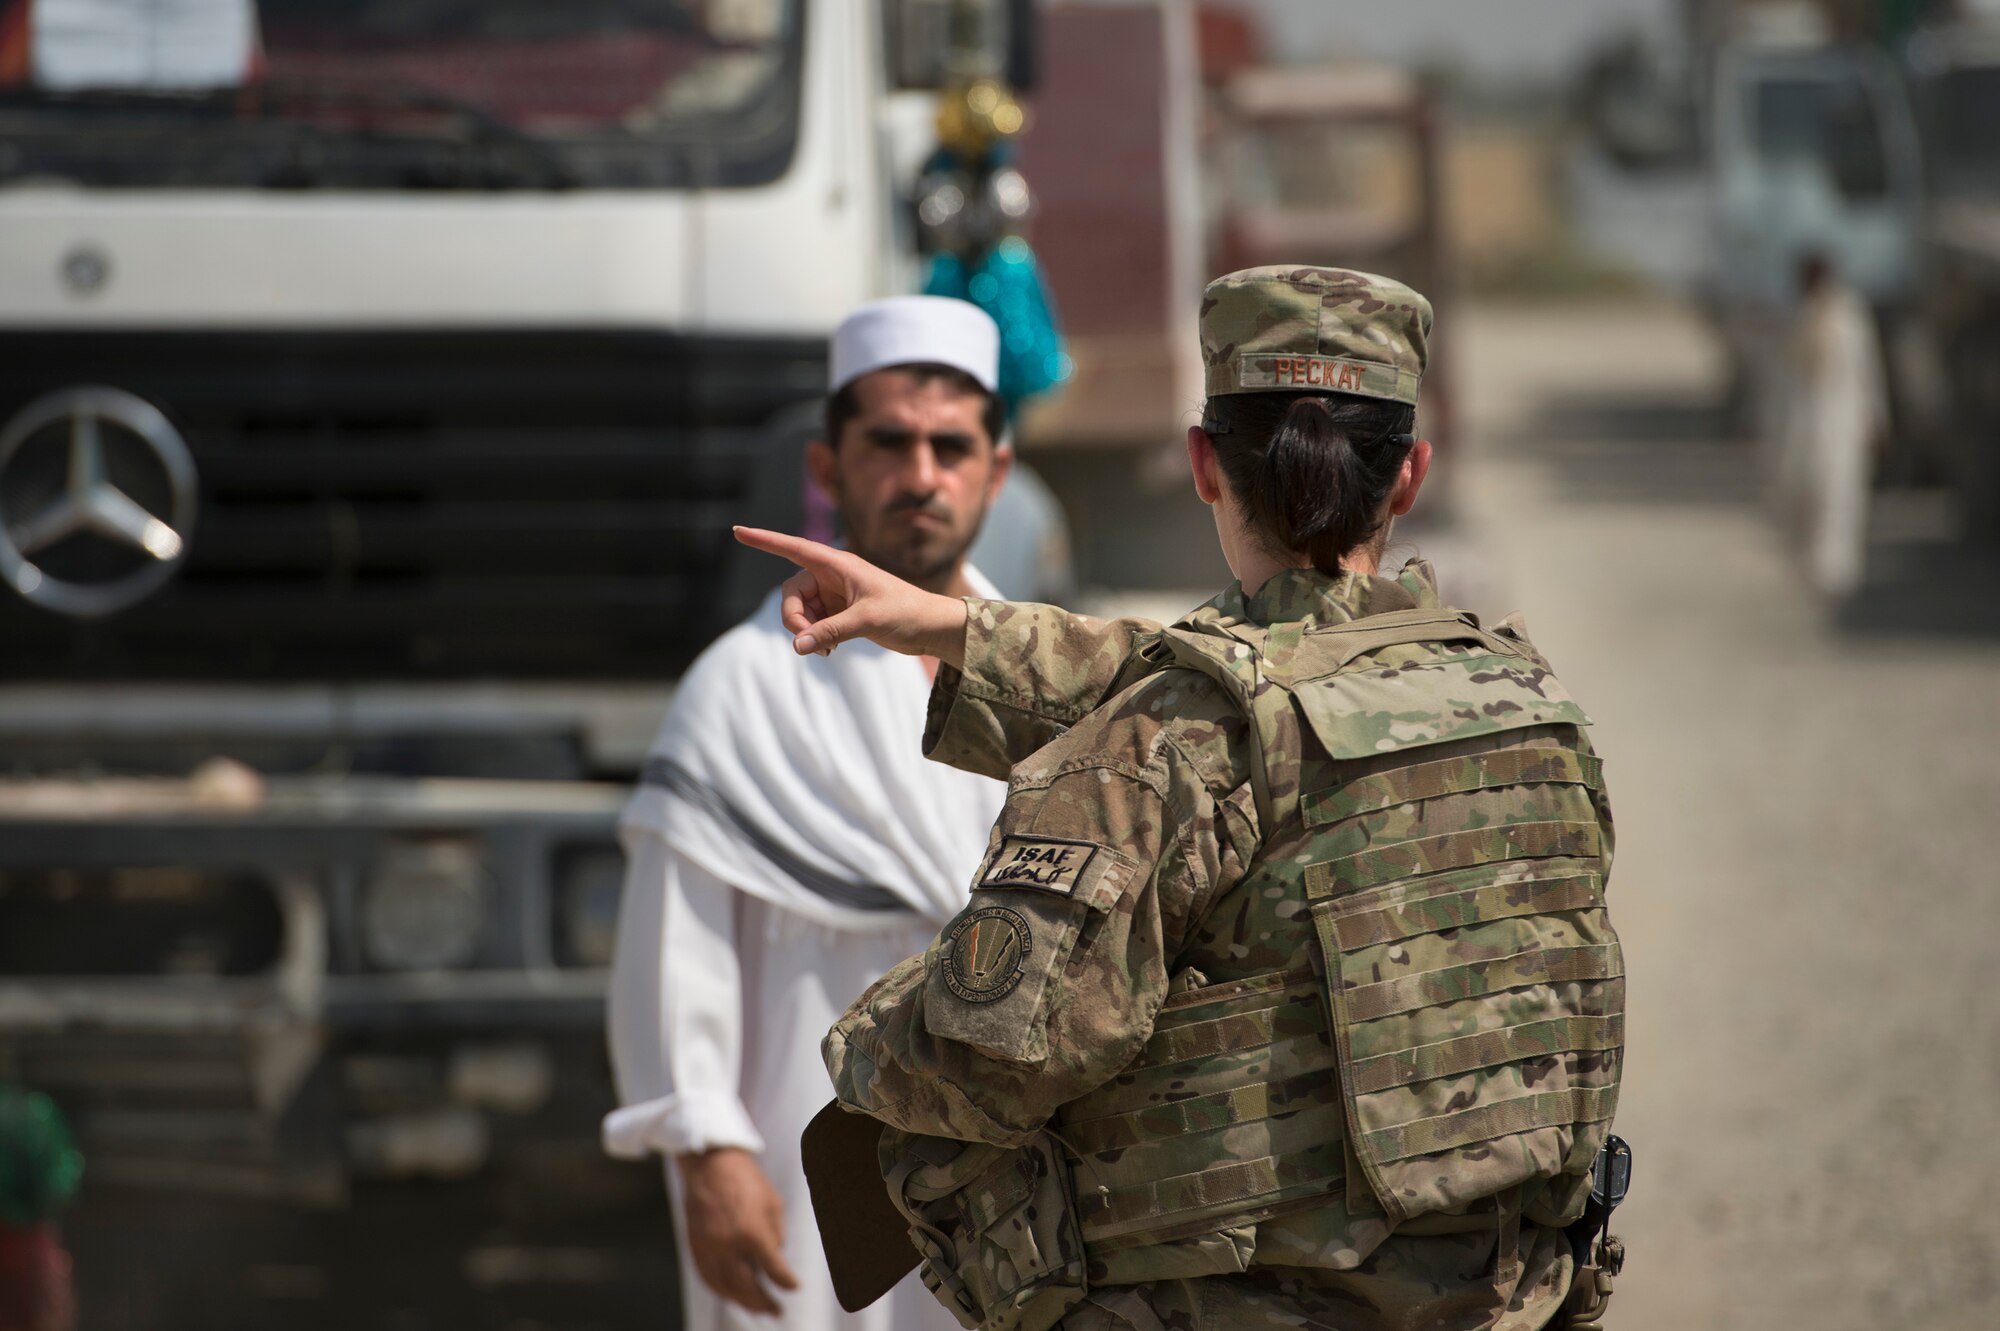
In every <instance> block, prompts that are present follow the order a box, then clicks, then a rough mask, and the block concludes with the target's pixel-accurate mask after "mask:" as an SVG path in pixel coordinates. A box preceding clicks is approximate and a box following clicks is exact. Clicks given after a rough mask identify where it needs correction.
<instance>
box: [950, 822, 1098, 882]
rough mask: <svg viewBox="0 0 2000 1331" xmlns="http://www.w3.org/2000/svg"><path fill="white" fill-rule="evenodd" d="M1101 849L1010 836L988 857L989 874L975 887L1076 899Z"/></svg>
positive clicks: (1086, 844) (1050, 839) (1081, 843)
mask: <svg viewBox="0 0 2000 1331" xmlns="http://www.w3.org/2000/svg"><path fill="white" fill-rule="evenodd" d="M1099 849H1101V848H1100V847H1098V846H1094V845H1092V844H1091V843H1090V842H1088V841H1065V840H1062V839H1060V838H1057V837H1040V836H1009V837H1004V838H1002V839H1001V842H1000V848H999V849H998V850H996V851H994V852H993V854H992V855H990V856H988V857H987V860H986V871H985V872H984V873H982V874H980V875H979V881H978V883H977V884H975V886H977V887H980V888H1031V889H1033V890H1035V891H1038V892H1053V893H1055V894H1056V895H1057V896H1062V897H1068V896H1075V895H1076V887H1077V884H1078V883H1080V882H1082V881H1083V872H1084V870H1086V869H1088V868H1089V867H1090V862H1091V860H1093V859H1095V858H1096V856H1097V852H1098V850H1099Z"/></svg>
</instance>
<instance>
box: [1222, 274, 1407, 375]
mask: <svg viewBox="0 0 2000 1331" xmlns="http://www.w3.org/2000/svg"><path fill="white" fill-rule="evenodd" d="M1430 334H1431V303H1430V302H1429V301H1428V300H1425V299H1424V298H1423V296H1421V295H1419V294H1418V293H1417V292H1415V291H1413V290H1411V289H1410V288H1409V287H1406V286H1404V285H1403V284H1402V283H1401V282H1398V281H1397V280H1396V279H1395V278H1393V277H1379V276H1377V275H1376V274H1374V273H1362V272H1356V271H1354V270H1352V269H1348V268H1300V267H1295V266H1291V265H1283V264H1281V265H1278V266H1275V267H1270V268H1246V269H1244V270H1243V271H1242V272H1240V273H1230V274H1229V275H1228V276H1226V277H1218V278H1216V279H1215V280H1214V281H1213V282H1210V283H1209V284H1208V289H1207V290H1206V291H1204V292H1203V293H1202V302H1201V357H1202V364H1203V367H1204V371H1205V375H1206V388H1207V391H1208V393H1209V395H1210V396H1211V397H1215V396H1221V395H1224V394H1228V393H1297V392H1300V391H1318V392H1323V393H1349V394H1352V395H1354V396H1356V397H1373V398H1382V399H1385V400H1387V401H1390V402H1406V403H1408V404H1409V405H1411V406H1415V405H1416V404H1417V385H1418V383H1419V382H1421V381H1422V379H1423V377H1424V362H1425V359H1426V357H1427V356H1428V354H1429V353H1428V348H1429V343H1430Z"/></svg>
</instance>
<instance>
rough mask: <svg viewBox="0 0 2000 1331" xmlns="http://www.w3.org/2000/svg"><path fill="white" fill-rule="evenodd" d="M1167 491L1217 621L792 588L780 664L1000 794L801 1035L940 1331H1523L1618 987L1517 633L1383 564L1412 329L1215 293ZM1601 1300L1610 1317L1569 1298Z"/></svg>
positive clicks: (1359, 304) (1417, 361) (1396, 316)
mask: <svg viewBox="0 0 2000 1331" xmlns="http://www.w3.org/2000/svg"><path fill="white" fill-rule="evenodd" d="M1201 325H1202V344H1203V351H1204V355H1205V360H1206V364H1207V390H1208V400H1207V404H1206V409H1205V411H1204V414H1203V418H1202V423H1201V425H1200V426H1198V427H1196V428H1193V429H1190V430H1189V432H1188V456H1189V461H1190V463H1191V465H1192V468H1193V472H1194V481H1195V488H1196V491H1197V492H1198V493H1199V494H1200V496H1201V498H1202V500H1203V501H1204V502H1205V503H1207V504H1208V505H1210V507H1211V508H1212V509H1213V511H1214V516H1215V524H1216V533H1217V536H1218V538H1219V539H1220V541H1221V545H1222V553H1223V555H1224V557H1225V559H1226V560H1227V561H1228V563H1229V567H1230V570H1231V571H1232V572H1233V573H1234V574H1235V575H1236V577H1237V585H1235V586H1233V587H1231V588H1230V589H1229V590H1227V591H1225V592H1223V593H1222V594H1221V595H1219V596H1217V597H1216V598H1215V599H1214V600H1213V601H1210V602H1209V603H1208V604H1207V605H1205V606H1203V607H1202V608H1201V609H1199V610H1196V611H1195V612H1193V613H1192V614H1191V615H1189V616H1188V617H1187V618H1185V619H1183V620H1181V621H1180V622H1179V623H1178V624H1176V625H1174V626H1172V627H1170V628H1166V629H1161V628H1159V627H1158V626H1154V625H1148V624H1143V623H1138V622H1132V621H1127V622H1121V623H1117V624H1111V625H1104V624H1100V623H1097V622H1094V621H1090V620H1086V619H1082V618H1079V617H1075V616H1069V615H1066V614H1064V613H1062V612H1060V611H1057V610H1053V609H1051V608H1049V607H1041V606H1020V605H1009V604H1002V603H993V602H986V601H981V600H978V599H976V598H969V599H967V600H965V601H954V600H947V599H945V598H940V597H932V596H928V595H926V594H924V593H921V592H918V591H916V590H915V589H914V588H910V587H907V586H904V585H902V584H899V583H897V582H895V580H894V579H892V578H889V577H887V576H886V575H884V574H881V573H880V572H879V571H877V570H873V569H871V568H869V567H868V566H867V565H865V564H862V563H861V562H860V561H859V560H855V559H853V558H851V557H848V556H844V555H842V554H840V553H838V552H835V551H830V550H827V549H825V548H824V547H819V546H813V545H811V544H810V543H807V542H801V541H797V540H794V539H792V538H788V537H780V536H776V535H773V534H769V533H752V532H745V533H743V539H745V540H746V541H748V542H749V543H750V544H753V545H757V546H759V547H760V548H764V549H768V550H771V551H773V552H775V553H779V554H783V555H786V556H787V557H790V558H792V559H793V560H794V561H795V562H797V563H799V564H800V565H801V567H802V569H804V570H805V571H804V572H801V573H799V574H797V575H794V578H793V579H792V581H791V583H790V584H788V588H787V591H788V599H787V624H788V626H789V627H791V628H793V630H794V631H795V632H796V633H797V634H798V638H797V641H796V646H797V648H798V650H800V651H801V652H808V651H825V650H831V649H832V648H833V647H834V646H835V645H836V644H838V643H839V642H842V641H845V640H846V639H848V638H851V637H853V636H856V635H861V636H866V637H870V638H873V639H874V640H875V641H877V642H880V643H882V644H883V645H885V646H888V647H891V648H894V649H897V650H901V651H906V652H921V653H925V654H930V655H934V656H937V657H939V658H941V660H942V661H943V662H944V663H945V666H946V667H947V668H945V669H942V670H940V672H939V675H938V680H937V686H936V689H935V691H934V693H933V697H932V714H931V718H930V725H929V727H928V729H927V734H926V747H927V751H928V752H930V753H931V754H932V756H934V757H940V758H943V759H944V760H945V761H948V762H951V763H953V764H954V765H957V766H960V767H965V768H969V769H972V770H976V771H984V772H987V773H990V774H992V775H996V776H998V775H1008V776H1009V793H1008V798H1007V803H1006V807H1005V810H1004V812H1003V813H1002V815H1001V817H1000V820H999V822H998V824H997V825H996V826H995V828H994V830H993V833H992V836H991V839H990V841H989V844H988V851H987V856H986V859H985V861H984V862H983V863H982V865H981V867H980V869H979V872H978V876H977V877H976V879H975V880H974V882H973V885H972V887H973V891H972V897H971V901H970V904H969V905H968V906H967V908H966V910H965V911H964V912H963V913H962V914H961V915H960V916H959V917H958V919H957V920H956V921H955V922H954V923H953V924H952V925H951V926H950V927H949V928H948V929H947V930H946V931H945V932H944V933H943V934H942V935H940V937H939V938H938V939H937V940H936V941H935V942H934V943H933V944H932V945H931V947H930V949H929V950H928V951H927V952H926V953H925V954H924V955H923V956H921V957H914V958H911V959H910V960H909V961H907V962H905V963H903V964H902V965H901V966H899V967H897V968H896V969H894V970H892V971H890V972H889V974H888V975H886V976H885V977H884V978H883V979H882V980H881V981H880V982H879V983H878V984H877V985H876V986H875V987H873V988H872V989H870V990H869V991H868V993H866V994H865V995H863V996H862V998H861V999H860V1000H859V1001H857V1002H856V1003H855V1004H854V1006H853V1007H852V1008H851V1009H850V1010H849V1011H848V1013H847V1015H846V1016H845V1017H844V1018H842V1020H841V1021H840V1023H839V1024H838V1025H836V1026H835V1027H834V1029H833V1031H832V1033H831V1034H830V1035H829V1036H828V1037H827V1041H826V1046H825V1053H826V1058H827V1066H828V1068H829V1070H830V1071H831V1072H832V1074H833V1079H834V1083H835V1088H836V1091H837V1094H838V1097H839V1100H840V1101H841V1103H842V1104H843V1105H844V1106H846V1107H847V1108H849V1109H852V1110H855V1111H857V1112H860V1113H863V1114H868V1115H872V1116H873V1117H875V1118H877V1119H880V1120H881V1121H882V1122H883V1123H885V1124H887V1125H889V1127H890V1128H892V1129H894V1131H891V1132H888V1133H885V1134H884V1146H883V1166H884V1170H885V1173H886V1175H887V1180H888V1185H889V1189H890V1194H891V1197H892V1200H894V1201H895V1202H896V1204H897V1206H898V1207H899V1208H900V1209H901V1210H902V1211H903V1212H904V1214H905V1216H906V1217H907V1218H908V1219H909V1220H910V1222H911V1224H912V1231H911V1232H912V1236H913V1239H914V1240H915V1242H916V1243H917V1246H918V1247H919V1249H920V1250H921V1253H922V1256H923V1258H924V1263H925V1271H926V1279H927V1280H928V1281H929V1283H930V1284H931V1286H932V1288H933V1289H934V1290H935V1291H936V1292H937V1294H938V1296H939V1297H940V1298H941V1299H943V1300H944V1301H945V1302H946V1304H947V1305H948V1306H951V1307H953V1308H954V1309H955V1310H956V1311H957V1312H958V1313H959V1314H960V1317H961V1320H963V1321H964V1322H965V1324H966V1325H967V1326H969V1327H971V1326H981V1327H986V1328H991V1329H992V1331H1002V1329H1003V1328H1004V1329H1007V1331H1014V1329H1017V1328H1018V1329H1019V1331H1043V1329H1044V1328H1048V1327H1050V1326H1054V1325H1056V1324H1058V1323H1060V1325H1061V1326H1063V1327H1065V1328H1084V1327H1089V1328H1098V1327H1115V1326H1130V1327H1134V1328H1157V1327H1175V1328H1183V1327H1184V1328H1208V1327H1214V1328H1239V1327H1273V1328H1275V1327H1298V1326H1311V1327H1339V1328H1343V1329H1348V1328H1354V1329H1357V1331H1372V1329H1373V1328H1411V1329H1412V1331H1414V1329H1415V1328H1446V1329H1447V1331H1450V1329H1453V1328H1465V1329H1466V1331H1470V1328H1474V1327H1481V1328H1484V1327H1501V1328H1510V1329H1511V1328H1520V1329H1521V1331H1527V1329H1529V1328H1537V1327H1543V1326H1548V1325H1551V1324H1553V1323H1555V1322H1556V1321H1557V1319H1559V1318H1563V1317H1571V1316H1577V1317H1582V1316H1588V1317H1590V1318H1592V1319H1593V1320H1594V1317H1595V1315H1596V1313H1597V1311H1598V1308H1597V1307H1595V1306H1591V1305H1592V1304H1593V1303H1595V1302H1598V1301H1597V1300H1593V1299H1591V1298H1588V1297H1586V1295H1588V1294H1590V1293H1592V1292H1594V1291H1595V1290H1597V1289H1598V1288H1600V1282H1599V1280H1598V1279H1597V1276H1596V1274H1595V1273H1594V1272H1591V1273H1590V1275H1591V1279H1590V1280H1588V1281H1582V1282H1578V1284H1579V1290H1578V1298H1577V1300H1575V1303H1576V1306H1575V1307H1574V1308H1572V1309H1570V1310H1568V1311H1566V1310H1565V1306H1564V1305H1565V1295H1566V1293H1567V1292H1568V1291H1569V1290H1570V1288H1571V1285H1572V1281H1573V1278H1574V1276H1575V1274H1576V1271H1577V1262H1576V1256H1577V1254H1575V1253H1573V1252H1572V1248H1571V1244H1570V1243H1569V1241H1568V1240H1567V1239H1566V1237H1565V1234H1564V1229H1565V1227H1566V1226H1570V1225H1571V1224H1572V1223H1573V1222H1575V1221H1576V1220H1577V1218H1578V1216H1579V1215H1580V1214H1581V1212H1582V1210H1583V1207H1584V1204H1585V1200H1586V1198H1587V1196H1588V1192H1589V1177H1588V1174H1589V1169H1590V1164H1591V1161H1592V1159H1593V1157H1594V1156H1595V1155H1596V1153H1597V1150H1598V1148H1599V1146H1600V1145H1601V1144H1602V1142H1603V1141H1604V1139H1605V1136H1606V1134H1607V1132H1608V1130H1609V1123H1610V1118H1611V1114H1612V1110H1613V1107H1614V1103H1615V1098H1616V1093H1617V1079H1618V1068H1619V1062H1620V1049H1621V1046H1622V1009H1623V1001H1622V1000H1623V979H1622V976H1623V965H1622V962H1621V959H1620V954H1619V951H1618V945H1617V939H1616V936H1615V934H1613V932H1612V930H1611V927H1610V924H1609V922H1608V920H1607V919H1606V917H1605V911H1604V898H1603V889H1604V876H1605V873H1606V870H1607V868H1608V864H1609V857H1610V849H1611V847H1610V841H1611V823H1610V813H1609V807H1608V805H1607V804H1606V803H1605V799H1604V794H1603V782H1602V774H1601V768H1600V764H1599V763H1598V761H1597V759H1596V758H1595V757H1594V756H1593V755H1592V753H1591V750H1590V746H1589V744H1588V742H1587V741H1586V739H1585V738H1584V734H1583V730H1582V727H1583V726H1585V725H1587V724H1588V719H1587V718H1586V717H1585V715H1584V713H1583V712H1582V710H1581V709H1579V708H1578V707H1577V705H1576V704H1575V703H1574V702H1573V701H1571V699H1570V697H1569V695H1568V694H1567V693H1566V692H1565V691H1564V690H1563V689H1562V687H1561V685H1560V684H1558V683H1557V681H1556V680H1555V678H1554V676H1553V675H1552V674H1551V673H1550V671H1549V669H1548V666H1547V663H1546V662H1545V661H1543V659H1542V658H1541V657H1540V656H1539V655H1537V654H1536V653H1535V651H1534V649H1533V648H1532V647H1531V646H1530V645H1529V644H1528V643H1527V641H1526V639H1525V637H1524V636H1523V635H1522V633H1521V631H1520V629H1519V627H1518V625H1516V624H1513V623H1510V622H1503V623H1501V624H1500V625H1497V626H1495V627H1494V628H1492V629H1486V628H1483V627H1481V625H1480V624H1479V623H1478V621H1477V620H1476V619H1475V618H1473V617H1472V616H1470V615H1466V614H1461V613H1458V612H1455V611H1452V610H1448V609H1445V608H1443V607H1442V606H1441V605H1440V604H1439V601H1438V597H1437V593H1436V589H1435V585H1434V583H1433V580H1432V577H1431V574H1430V570H1429V568H1428V567H1427V566H1425V565H1423V564H1412V565H1411V566H1409V567H1408V568H1407V569H1405V570H1404V572H1403V573H1402V575H1401V576H1399V577H1396V578H1389V577H1384V576H1382V575H1380V574H1379V573H1378V571H1377V565H1378V562H1379V560H1380V558H1381V554H1382V549H1383V546H1384V544H1385V542H1386V538H1387V531H1388V526H1389V522H1390V520H1391V519H1392V518H1393V517H1395V516H1397V515H1400V514H1402V513H1405V512H1407V511H1408V510H1409V508H1410V506H1411V505H1412V504H1413V503H1414V502H1415V500H1416V497H1417V493H1418V490H1419V489H1420V488H1421V486H1422V484H1423V481H1424V476H1425V472H1426V470H1427V469H1428V466H1429V462H1430V446H1429V445H1428V444H1427V443H1424V442H1422V441H1419V440H1417V439H1415V438H1414V436H1413V435H1412V433H1411V431H1412V425H1413V419H1414V406H1415V403H1416V399H1417V385H1418V380H1419V378H1420V376H1421V374H1422V370H1423V364H1424V357H1425V345H1426V340H1427V338H1428V336H1429V333H1430V325H1431V310H1430V306H1429V304H1428V302H1426V301H1425V300H1424V298H1423V297H1422V296H1420V295H1418V294H1417V293H1416V292H1414V291H1412V290H1410V289H1409V288H1407V287H1405V286H1403V285H1402V284H1400V283H1398V282H1395V281H1392V280H1390V279H1387V278H1381V277H1376V276H1373V275H1370V274H1366V273H1355V272H1347V271H1343V270H1337V269H1315V268H1304V269H1292V268H1263V269H1254V270H1250V271H1247V272H1242V273H1235V274H1232V275H1230V276H1228V277H1224V278H1221V279H1219V280H1217V281H1216V282H1214V283H1212V284H1210V286H1209V288H1208V290H1207V293H1206V299H1205V300H1204V302H1203V305H1202V316H1201ZM1607 1287H1608V1286H1607Z"/></svg>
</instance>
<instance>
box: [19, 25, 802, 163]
mask: <svg viewBox="0 0 2000 1331" xmlns="http://www.w3.org/2000/svg"><path fill="white" fill-rule="evenodd" d="M802 5H803V0H168V2H167V3H160V2H159V0H0V185H7V184H22V183H28V182H35V183H42V182H64V183H72V184H79V185H89V186H112V187H171V188H204V187H206V188H244V187H251V188H260V187H261V188H275V189H285V188H289V189H314V188H327V189H431V190H453V189H561V188H600V189H602V188H614V189H615V188H634V189H646V188H669V187H692V186H703V187H729V186H743V185H752V184H759V183H763V182H765V181H769V180H772V179H775V178H776V177H778V176H779V175H781V174H782V173H783V172H784V170H785V167H786V165H787V164H788V162H789V161H790V158H791V152H792V145H793V141H794V138H795V135H796V130H797V123H798V89H799V57H800V50H801V47H800V37H801V16H800V10H801V7H802Z"/></svg>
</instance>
